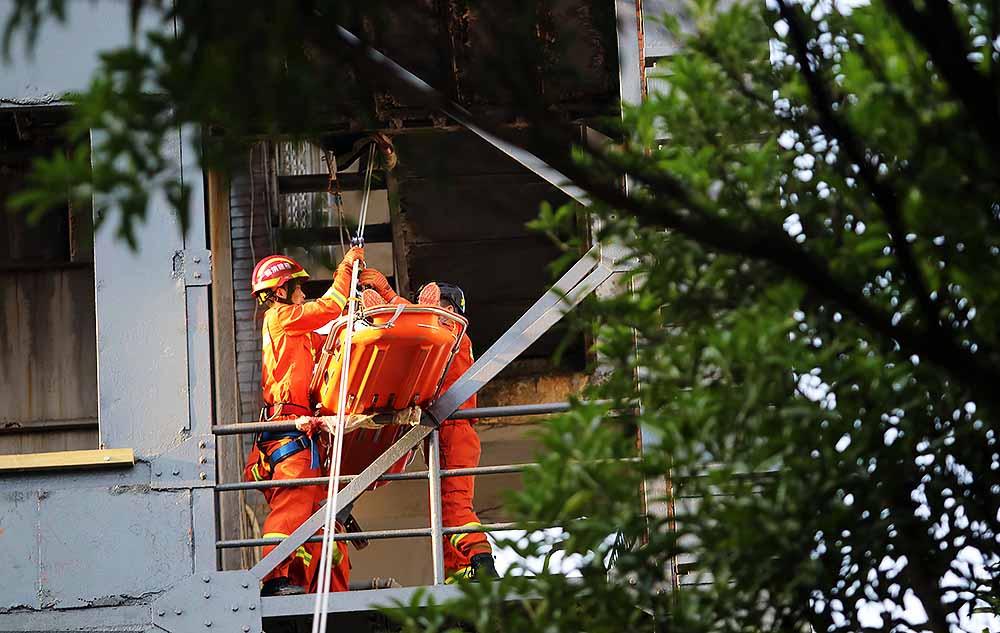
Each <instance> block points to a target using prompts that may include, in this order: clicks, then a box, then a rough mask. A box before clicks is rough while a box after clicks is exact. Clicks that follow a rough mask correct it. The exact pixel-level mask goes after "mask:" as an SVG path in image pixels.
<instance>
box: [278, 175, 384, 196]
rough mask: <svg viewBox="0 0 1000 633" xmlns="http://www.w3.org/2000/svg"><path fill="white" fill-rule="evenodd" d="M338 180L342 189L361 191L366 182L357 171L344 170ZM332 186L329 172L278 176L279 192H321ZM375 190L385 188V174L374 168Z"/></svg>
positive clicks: (373, 187)
mask: <svg viewBox="0 0 1000 633" xmlns="http://www.w3.org/2000/svg"><path fill="white" fill-rule="evenodd" d="M337 182H338V183H340V190H341V191H360V190H361V188H362V185H363V184H364V181H363V179H362V178H361V174H359V173H357V172H342V173H339V174H337ZM329 186H330V176H329V175H328V174H300V175H295V176H278V193H279V194H282V195H284V194H289V193H320V192H322V191H326V190H327V187H329ZM371 188H372V190H373V191H375V190H378V189H385V174H384V173H383V172H382V171H381V170H372V185H371Z"/></svg>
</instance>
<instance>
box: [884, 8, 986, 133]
mask: <svg viewBox="0 0 1000 633" xmlns="http://www.w3.org/2000/svg"><path fill="white" fill-rule="evenodd" d="M886 4H887V5H888V6H889V8H890V9H891V10H892V12H893V13H895V14H896V17H897V18H899V21H900V22H901V23H902V25H903V28H905V29H906V30H907V31H909V33H910V34H911V35H912V36H913V37H914V38H915V39H916V40H917V41H918V42H920V43H921V45H923V47H924V48H925V49H926V50H927V54H928V55H929V56H930V58H931V61H932V62H934V66H936V67H937V69H938V72H940V73H941V77H942V78H943V79H944V81H945V83H947V84H948V86H949V87H950V88H951V91H952V92H953V93H954V94H955V96H956V97H957V98H958V100H959V101H961V102H962V105H964V106H965V109H966V111H967V112H968V113H969V119H970V123H972V125H973V126H975V127H976V129H978V130H979V133H980V134H981V135H982V137H983V140H985V141H986V142H987V143H988V144H989V145H990V146H991V147H992V149H993V151H994V152H998V151H1000V109H998V105H1000V99H998V98H997V93H996V92H995V90H994V89H993V87H992V84H991V83H990V81H989V78H988V77H984V76H983V75H982V74H980V73H979V71H977V70H976V68H975V67H974V66H973V65H972V62H970V61H969V59H968V53H969V50H968V47H967V46H966V43H965V38H964V37H963V35H962V32H961V30H959V28H958V24H956V22H955V14H954V13H953V12H952V10H951V6H950V4H949V3H948V2H947V0H926V2H925V5H926V7H927V9H926V13H921V12H920V11H919V10H918V9H917V8H916V7H915V6H914V5H913V3H912V2H910V0H888V2H886Z"/></svg>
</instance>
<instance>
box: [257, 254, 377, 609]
mask: <svg viewBox="0 0 1000 633" xmlns="http://www.w3.org/2000/svg"><path fill="white" fill-rule="evenodd" d="M363 258H364V251H363V250H362V249H360V248H352V249H351V250H350V251H348V253H347V254H346V255H345V256H344V260H343V261H342V262H341V263H340V266H338V267H337V272H336V275H335V276H334V280H333V284H332V285H331V286H330V289H329V290H328V291H327V292H326V294H324V295H323V296H322V297H321V298H319V299H317V300H315V301H310V302H308V303H307V302H306V296H305V293H304V292H303V291H302V284H303V283H304V282H305V281H306V280H307V279H308V278H309V274H308V273H306V271H305V270H304V269H303V268H302V266H300V265H299V264H298V263H297V262H295V260H293V259H292V258H290V257H286V256H284V255H270V256H268V257H265V258H264V259H262V260H260V262H258V263H257V266H256V267H255V268H254V271H253V277H252V286H253V294H254V296H255V297H256V298H257V300H258V301H259V302H260V303H261V304H262V305H266V306H267V312H266V313H265V314H264V326H263V330H262V336H263V361H262V364H261V374H262V375H261V387H262V389H263V392H264V404H265V407H264V410H263V411H262V413H261V415H262V418H264V419H266V420H268V421H281V420H293V419H296V418H298V417H300V416H310V415H312V409H311V407H310V403H309V383H310V380H311V379H312V373H313V366H314V364H315V362H316V359H317V357H318V355H319V352H320V350H321V348H322V345H323V342H322V337H320V336H319V335H317V334H316V333H314V332H313V330H315V329H317V328H320V327H322V326H324V325H326V324H327V323H329V322H330V321H332V320H334V319H336V318H337V317H339V316H340V314H341V313H342V312H343V309H344V305H345V304H346V303H347V296H348V295H349V293H350V284H351V270H352V266H353V263H354V262H355V261H356V260H362V259H363ZM300 428H302V427H300ZM320 444H321V442H320V441H319V438H315V439H314V438H313V437H312V435H311V433H303V432H302V431H281V432H266V433H261V434H260V435H258V437H257V438H256V442H255V443H254V446H253V448H252V449H251V451H250V455H249V456H248V457H247V465H246V468H245V470H244V478H245V479H246V480H248V481H263V480H267V479H272V480H280V479H301V478H305V477H322V476H324V475H325V474H328V473H327V472H326V471H325V470H324V468H323V464H322V458H321V456H322V455H324V454H325V453H326V451H325V450H323V448H325V447H323V446H321V445H320ZM264 497H265V498H266V499H267V502H268V505H270V507H271V512H270V514H268V516H267V518H266V519H265V520H264V528H263V531H264V535H263V536H264V538H272V537H286V536H288V535H289V534H291V533H292V532H293V531H295V529H296V528H298V527H299V526H300V525H301V524H302V523H303V522H304V521H305V520H306V519H307V518H309V516H311V515H312V514H313V513H314V512H315V511H316V510H318V509H319V508H320V506H321V504H322V502H323V501H325V499H326V487H325V486H297V487H292V488H267V489H265V490H264ZM273 548H274V546H269V547H265V548H264V554H265V555H267V553H268V552H269V551H270V550H272V549H273ZM321 550H322V544H321V543H306V544H304V545H302V546H301V547H299V548H297V549H296V550H295V552H294V553H293V554H292V555H291V556H289V557H288V558H287V559H285V560H284V561H282V562H281V563H280V564H279V565H278V566H277V567H275V569H274V571H272V572H271V573H269V574H268V575H267V576H266V577H265V578H264V585H263V587H262V588H261V595H270V596H274V595H294V594H300V593H304V592H305V591H306V590H308V589H313V590H314V589H315V587H316V586H317V585H318V574H317V573H316V572H317V570H318V568H319V562H320V553H321ZM331 554H332V556H333V560H332V561H331V562H332V564H331V581H330V590H331V591H346V590H347V582H348V577H349V572H350V562H349V561H348V557H347V544H346V543H345V542H343V541H341V542H339V543H335V544H334V545H333V548H332V549H331Z"/></svg>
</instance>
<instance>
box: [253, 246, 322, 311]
mask: <svg viewBox="0 0 1000 633" xmlns="http://www.w3.org/2000/svg"><path fill="white" fill-rule="evenodd" d="M291 279H301V280H303V281H305V280H306V279H309V273H307V272H306V269H305V268H303V267H302V266H300V265H299V263H298V262H297V261H295V260H294V259H292V258H291V257H288V256H287V255H268V256H267V257H265V258H264V259H262V260H260V261H259V262H257V265H256V266H254V269H253V275H252V276H251V277H250V284H251V287H252V290H251V292H252V293H253V296H255V297H257V300H258V301H260V302H261V303H263V302H264V301H265V300H266V299H267V295H268V294H270V292H273V291H274V290H275V289H277V288H279V287H281V286H283V285H284V284H286V283H287V282H288V281H289V280H291Z"/></svg>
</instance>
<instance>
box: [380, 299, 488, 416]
mask: <svg viewBox="0 0 1000 633" xmlns="http://www.w3.org/2000/svg"><path fill="white" fill-rule="evenodd" d="M389 303H392V304H400V303H402V304H405V305H414V304H413V302H412V301H407V300H406V299H404V298H403V297H401V296H399V295H396V296H395V297H393V298H392V300H391V301H389ZM474 362H476V359H475V357H473V355H472V339H470V338H469V335H468V334H463V335H462V340H461V341H459V343H458V351H457V352H455V358H454V359H453V360H452V361H451V365H449V366H448V371H447V373H445V375H444V382H443V383H441V391H440V393H441V394H442V395H443V394H444V392H446V391H448V389H450V388H451V386H452V385H453V384H455V381H456V380H458V379H459V378H461V377H462V374H464V373H465V372H466V370H468V369H469V367H472V363H474ZM476 402H477V399H476V394H472V396H471V397H470V398H469V399H468V400H466V401H465V402H463V403H462V404H461V405H459V407H458V408H459V409H472V408H474V407H475V406H476ZM477 420H478V418H469V422H476V421H477Z"/></svg>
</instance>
